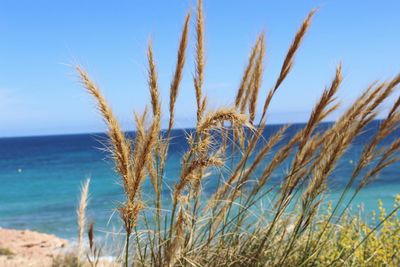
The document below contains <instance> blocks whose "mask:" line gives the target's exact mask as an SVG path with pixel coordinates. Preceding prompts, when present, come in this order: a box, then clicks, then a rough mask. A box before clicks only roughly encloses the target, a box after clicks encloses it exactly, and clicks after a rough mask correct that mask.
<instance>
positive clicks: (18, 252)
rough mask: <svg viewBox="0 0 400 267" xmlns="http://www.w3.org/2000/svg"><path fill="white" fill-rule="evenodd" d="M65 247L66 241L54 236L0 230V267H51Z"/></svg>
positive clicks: (25, 231)
mask: <svg viewBox="0 0 400 267" xmlns="http://www.w3.org/2000/svg"><path fill="white" fill-rule="evenodd" d="M67 245H68V241H67V240H65V239H62V238H59V237H56V236H54V235H49V234H44V233H38V232H34V231H30V230H13V229H1V228H0V249H1V253H0V266H2V267H17V266H51V264H52V262H53V259H54V258H55V257H57V255H60V254H62V253H63V252H64V251H65V250H66V248H67Z"/></svg>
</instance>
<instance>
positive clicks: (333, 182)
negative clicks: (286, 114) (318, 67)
mask: <svg viewBox="0 0 400 267" xmlns="http://www.w3.org/2000/svg"><path fill="white" fill-rule="evenodd" d="M378 123H379V122H378V121H376V122H374V123H373V125H372V126H371V127H369V128H368V129H367V130H366V131H365V133H363V135H361V136H360V137H359V138H357V140H356V141H355V143H354V144H353V145H352V147H351V148H350V150H349V151H348V152H347V153H346V155H345V157H344V158H343V160H342V161H341V162H340V164H339V166H338V168H337V170H335V171H334V172H333V174H332V175H331V177H330V179H329V191H330V196H329V198H330V199H335V198H337V197H338V194H339V193H340V192H341V191H340V189H341V188H343V185H344V184H345V182H346V181H347V180H346V178H347V177H348V175H349V173H350V172H351V170H352V163H351V162H352V161H353V162H354V161H355V160H356V158H357V156H358V155H359V153H360V151H361V149H362V147H363V144H365V142H367V141H368V139H369V138H370V137H371V136H372V134H373V133H374V132H375V130H376V126H377V125H378ZM326 126H329V124H325V125H322V126H321V128H322V129H323V128H324V127H326ZM279 127H280V126H278V125H274V126H269V127H267V129H266V131H265V133H264V135H265V136H266V137H268V136H269V135H271V134H272V133H273V132H275V131H276V130H277V129H279ZM301 127H302V125H300V124H299V125H294V126H293V127H291V128H290V131H289V134H288V137H287V138H289V137H290V136H291V135H292V134H294V133H295V132H296V131H297V130H298V129H299V128H301ZM186 131H190V130H175V131H174V132H173V137H174V138H173V141H172V145H171V147H170V154H169V158H168V163H167V169H166V174H167V177H166V182H167V184H170V185H172V184H173V183H174V179H175V177H177V176H178V174H179V171H180V157H181V155H182V154H183V153H184V152H185V149H186V147H187V144H186V141H185V132H186ZM399 136H400V133H399V132H396V133H394V134H393V135H392V136H390V137H389V138H388V139H387V140H386V141H385V142H386V143H387V144H388V143H390V142H391V141H392V140H394V138H398V137H399ZM285 140H286V139H285ZM285 140H283V143H284V142H285ZM106 142H107V138H106V136H105V135H104V134H83V135H63V136H61V135H60V136H41V137H18V138H2V139H0V227H6V228H16V229H32V230H38V231H42V232H47V233H52V234H56V235H58V236H61V237H65V238H70V239H73V238H74V237H75V235H76V234H75V233H76V224H75V220H76V219H75V208H76V203H77V200H78V196H79V186H80V184H81V182H82V181H83V180H85V178H86V177H91V186H90V203H89V207H88V217H89V220H90V221H94V222H95V224H96V228H97V229H98V230H99V229H100V230H102V229H103V230H107V229H108V230H111V228H112V227H113V225H114V224H115V222H117V221H118V219H117V217H118V215H114V216H112V215H113V211H114V210H113V209H114V208H115V207H116V206H117V205H118V203H120V201H122V200H123V195H122V190H121V187H120V185H119V184H118V181H119V178H118V176H117V175H116V173H115V172H114V171H113V163H112V161H111V160H110V158H109V155H108V154H107V153H106V152H105V151H104V149H103V148H104V143H106ZM288 165H289V161H288V162H287V163H285V164H283V165H282V166H281V168H280V169H278V170H277V171H276V172H275V173H274V174H273V179H272V180H275V181H279V179H280V178H281V177H282V174H283V173H284V170H285V168H286V167H288ZM399 167H400V164H399V163H396V164H394V165H392V166H391V167H389V168H388V169H386V170H384V171H383V172H382V173H381V174H380V176H379V177H378V179H377V181H376V182H375V183H373V184H372V185H370V186H368V187H367V188H366V189H365V190H364V191H363V192H362V193H361V194H360V195H359V197H358V198H357V199H356V201H355V202H354V205H357V204H358V203H361V202H362V203H364V205H365V207H366V210H367V212H369V211H371V210H372V209H376V207H377V200H378V199H382V200H383V201H384V203H385V205H386V207H387V209H390V207H391V205H392V204H393V198H394V196H395V195H396V194H398V193H400V177H399V174H400V172H399ZM212 178H213V177H212V176H211V178H208V179H207V180H206V183H207V184H206V186H205V190H206V193H208V194H211V193H212V191H213V189H214V188H215V186H216V184H217V182H216V180H217V179H212ZM214 178H215V177H214ZM143 189H144V192H145V193H147V194H152V190H151V186H150V184H149V183H148V182H147V183H145V184H144V187H143ZM169 194H170V193H169V192H168V190H167V189H166V190H165V192H164V195H165V196H166V197H168V195H169ZM354 205H353V206H354ZM110 217H112V218H113V219H112V220H111V222H110V223H109V225H107V223H108V221H109V219H110ZM116 227H117V226H116Z"/></svg>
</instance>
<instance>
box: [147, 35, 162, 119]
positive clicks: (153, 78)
mask: <svg viewBox="0 0 400 267" xmlns="http://www.w3.org/2000/svg"><path fill="white" fill-rule="evenodd" d="M147 59H148V64H149V69H148V74H149V81H148V83H149V90H150V96H151V106H152V109H153V116H154V117H156V116H160V109H161V107H160V100H159V98H160V97H159V92H158V85H157V71H156V64H155V62H154V58H153V47H152V44H151V41H150V42H149V45H148V48H147Z"/></svg>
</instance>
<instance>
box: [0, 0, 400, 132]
mask: <svg viewBox="0 0 400 267" xmlns="http://www.w3.org/2000/svg"><path fill="white" fill-rule="evenodd" d="M195 5H196V1H194V0H186V1H183V0H169V1H162V0H159V1H154V0H146V1H145V0H140V1H139V0H137V1H133V0H131V1H122V0H121V1H99V0H98V1H78V0H68V1H67V0H64V1H61V0H60V1H53V0H36V1H23V0H0V36H1V42H0V136H1V137H4V136H28V135H48V134H68V133H85V132H99V131H104V130H105V125H104V123H103V122H102V119H101V116H100V115H99V113H98V111H97V110H96V108H95V102H94V101H93V99H92V98H91V97H90V96H89V95H88V94H87V93H86V92H85V91H84V89H83V88H82V86H81V85H80V84H79V79H78V77H77V75H76V73H75V71H74V66H75V65H76V64H81V65H82V66H83V67H85V68H86V70H87V71H88V72H89V73H90V75H91V77H92V78H93V79H94V80H95V81H96V83H97V84H98V85H99V87H100V88H101V89H102V91H103V93H104V95H105V96H106V98H107V100H108V101H109V102H110V105H111V106H112V108H113V110H114V112H115V114H116V116H117V117H118V119H119V120H120V122H121V124H122V126H123V128H124V129H126V130H133V129H134V124H133V119H132V117H133V112H134V111H137V112H140V111H142V110H143V109H144V107H145V105H146V104H147V103H148V101H149V93H148V87H147V76H146V75H147V74H146V47H147V43H148V41H149V40H150V39H151V40H152V42H153V47H154V54H155V58H156V61H157V70H158V75H159V85H160V91H161V97H162V104H163V111H164V112H163V113H164V121H166V120H167V115H168V113H167V110H168V109H167V107H168V96H169V84H170V80H171V77H172V75H173V71H174V67H175V62H176V51H177V47H178V41H179V36H180V34H181V29H182V25H183V22H184V17H185V14H186V13H187V12H188V10H192V13H194V11H195ZM313 8H319V9H318V12H317V14H316V15H315V18H314V20H313V23H312V26H311V28H310V30H309V32H308V33H307V36H306V38H305V40H304V42H303V44H302V47H301V48H300V49H299V51H298V55H297V56H296V59H295V65H294V68H293V71H292V72H291V74H290V75H289V77H288V78H287V80H286V81H285V82H284V83H283V85H282V87H281V88H280V89H279V91H278V93H277V94H276V96H275V98H274V100H273V101H272V104H271V107H270V110H269V113H268V116H269V117H268V121H267V123H287V122H289V123H295V122H303V121H306V120H307V118H308V116H309V113H310V110H311V109H312V106H313V105H314V104H315V102H316V101H317V99H318V97H319V96H320V95H321V93H322V91H323V89H324V88H325V86H326V85H328V84H329V82H330V80H331V79H332V77H333V75H334V71H335V66H336V65H337V64H338V63H340V62H342V64H343V71H344V82H343V85H342V87H341V89H340V92H339V98H340V101H341V103H342V106H341V108H340V110H339V112H340V111H342V110H343V109H345V108H346V105H348V104H349V103H350V101H351V100H353V99H354V98H355V97H356V96H358V95H359V94H360V93H361V92H362V90H363V89H365V88H366V87H367V86H368V84H369V83H371V82H372V81H374V80H377V79H380V80H384V79H389V78H391V77H393V76H394V75H396V74H397V73H398V72H400V51H399V43H400V42H399V41H400V18H399V16H398V12H399V10H400V1H398V0H393V1H386V0H381V1H369V0H364V1H357V0H354V1H348V0H332V1H330V0H323V1H315V0H314V1H311V0H307V1H306V0H296V1H266V0H253V1H245V0H241V1H239V0H218V1H217V0H214V1H212V0H204V12H205V26H206V28H205V42H206V69H205V84H204V91H205V93H206V94H207V96H208V98H209V100H210V101H209V102H210V104H209V109H211V110H212V109H216V108H218V107H221V106H227V105H231V104H232V103H233V99H234V96H235V93H236V90H237V87H238V85H239V82H240V79H241V75H242V72H243V70H244V66H245V63H246V60H247V57H248V55H249V53H250V49H251V46H252V45H253V43H254V42H255V39H256V38H257V35H258V34H259V33H260V32H262V31H264V32H265V34H266V59H265V62H266V66H265V73H264V76H263V86H262V88H261V92H260V99H261V101H259V102H263V99H264V97H265V95H266V93H267V91H268V90H269V89H270V87H271V85H272V84H273V83H274V81H275V79H276V77H277V75H278V73H279V70H280V67H281V64H282V62H283V59H284V56H285V53H286V52H287V49H288V47H289V45H290V43H291V41H292V38H293V36H294V34H295V33H296V31H297V29H298V27H299V26H300V24H301V22H302V20H303V19H304V18H305V17H306V16H307V14H308V12H309V11H310V10H311V9H313ZM191 26H192V27H191V31H190V33H189V36H190V42H189V46H188V51H187V52H188V56H187V61H186V66H185V69H184V78H183V81H182V84H181V88H180V93H179V96H178V100H177V108H176V127H178V128H183V127H190V126H193V125H194V118H195V106H196V105H195V95H194V88H193V84H192V77H193V73H194V60H193V55H194V49H195V45H194V38H195V34H194V31H193V26H194V20H192V21H191ZM393 97H396V96H393ZM385 105H386V106H384V107H383V108H382V110H383V111H384V110H385V108H387V106H388V105H389V103H387V104H385ZM261 108H262V107H261V105H259V106H258V108H257V111H258V112H260V109H261ZM337 116H338V113H337V114H334V115H333V116H331V117H330V118H329V119H330V120H334V119H335V118H336V117H337Z"/></svg>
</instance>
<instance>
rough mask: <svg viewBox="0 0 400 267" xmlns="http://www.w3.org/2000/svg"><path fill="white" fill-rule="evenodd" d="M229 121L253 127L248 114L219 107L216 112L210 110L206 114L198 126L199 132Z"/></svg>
mask: <svg viewBox="0 0 400 267" xmlns="http://www.w3.org/2000/svg"><path fill="white" fill-rule="evenodd" d="M225 121H229V122H231V123H232V124H236V125H243V126H247V127H249V128H253V127H252V126H251V125H250V123H249V121H248V119H247V116H246V115H244V114H239V113H238V112H237V111H236V110H235V109H232V108H230V109H229V108H222V109H219V110H217V111H215V112H210V113H208V114H206V116H205V117H204V118H203V120H202V121H201V122H200V123H199V125H198V126H197V132H200V133H202V132H206V131H208V130H210V129H212V128H214V127H216V126H218V125H220V124H221V123H223V122H225Z"/></svg>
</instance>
